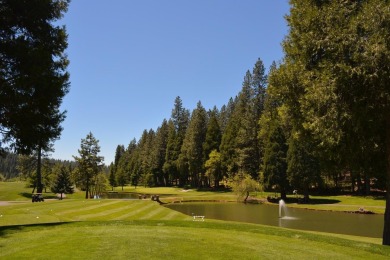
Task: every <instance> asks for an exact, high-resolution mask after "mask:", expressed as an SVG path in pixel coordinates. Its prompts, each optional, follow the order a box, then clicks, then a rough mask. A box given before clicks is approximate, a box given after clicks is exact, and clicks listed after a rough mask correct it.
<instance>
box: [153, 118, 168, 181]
mask: <svg viewBox="0 0 390 260" xmlns="http://www.w3.org/2000/svg"><path fill="white" fill-rule="evenodd" d="M168 128H169V127H168V122H167V120H166V119H164V120H163V122H162V124H161V126H160V127H159V128H158V129H157V131H156V138H155V143H154V145H153V150H152V157H153V159H152V170H153V172H154V173H155V175H156V176H155V177H156V184H157V185H164V186H166V185H167V184H168V183H167V179H166V178H165V176H164V171H163V166H164V163H165V152H166V150H167V144H168V132H169V129H168Z"/></svg>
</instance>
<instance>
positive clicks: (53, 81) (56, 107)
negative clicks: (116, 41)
mask: <svg viewBox="0 0 390 260" xmlns="http://www.w3.org/2000/svg"><path fill="white" fill-rule="evenodd" d="M68 4H69V1H66V0H58V1H54V0H52V1H40V0H31V1H20V0H16V1H15V0H12V1H11V0H4V1H1V6H0V17H2V18H4V19H2V22H1V23H0V39H1V40H0V42H1V44H0V57H1V59H0V83H1V92H0V132H1V133H2V135H3V139H4V141H5V143H6V142H10V143H11V146H12V147H13V148H15V150H16V151H17V152H18V153H22V154H32V153H33V152H35V153H36V154H37V169H36V171H37V173H36V185H37V191H38V192H39V193H40V192H42V188H43V185H42V173H41V159H42V153H44V152H47V151H51V149H52V142H53V141H54V140H56V139H58V138H59V136H60V134H61V131H62V127H61V125H60V124H61V123H62V121H63V120H64V119H65V112H61V111H60V106H61V103H62V99H63V97H64V96H65V95H66V94H67V93H68V90H69V74H68V73H67V72H66V68H67V65H68V63H69V62H68V60H67V57H66V54H65V49H66V47H67V35H66V31H65V27H60V26H55V25H54V23H56V22H57V20H58V19H60V18H61V17H62V16H63V14H64V13H65V12H66V11H67V7H68ZM0 148H1V147H0Z"/></svg>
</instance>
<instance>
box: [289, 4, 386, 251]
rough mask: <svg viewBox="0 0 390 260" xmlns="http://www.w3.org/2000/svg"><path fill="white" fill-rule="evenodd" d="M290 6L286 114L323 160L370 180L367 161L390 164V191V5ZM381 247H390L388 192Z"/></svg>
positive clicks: (369, 168)
mask: <svg viewBox="0 0 390 260" xmlns="http://www.w3.org/2000/svg"><path fill="white" fill-rule="evenodd" d="M290 3H291V10H290V11H291V12H290V15H288V16H287V22H288V25H289V26H290V30H289V35H288V36H287V37H286V39H285V41H284V43H283V48H284V51H285V58H284V62H283V65H282V67H284V68H283V70H284V71H285V72H288V73H289V74H290V76H289V78H290V79H293V81H291V80H288V81H287V82H286V83H287V84H285V88H284V89H283V93H282V94H283V95H282V96H283V98H284V99H285V101H286V103H285V104H286V110H287V112H288V114H290V115H298V118H299V117H300V122H299V124H300V125H301V126H302V127H303V128H305V130H308V131H309V132H310V135H312V136H313V137H314V139H315V142H316V143H317V147H318V148H320V149H318V150H317V152H318V153H319V154H320V156H322V157H324V156H323V155H324V154H331V155H334V157H335V158H337V159H341V160H339V161H341V162H343V164H344V166H345V167H348V168H353V169H357V170H358V171H359V172H361V173H363V176H365V175H366V176H367V177H366V178H367V179H369V177H370V174H371V172H372V169H371V167H370V165H371V164H372V163H371V164H370V163H366V160H367V158H370V159H371V160H372V161H373V162H374V164H375V163H376V162H380V161H385V162H386V164H387V188H386V190H387V191H389V190H390V156H389V154H390V141H389V140H390V116H389V115H390V112H389V111H390V98H389V97H390V94H389V91H390V89H389V81H390V77H389V72H390V65H389V64H390V60H389V59H390V51H389V50H390V48H389V46H390V11H389V6H390V2H389V1H382V0H363V1H341V2H336V1H308V0H292V1H290ZM284 75H287V74H286V73H284ZM292 99H295V103H296V104H295V106H294V105H293V104H294V102H293V101H292ZM294 117H295V116H294ZM296 125H298V124H296ZM374 154H376V155H377V157H376V158H373V157H372V155H374ZM383 244H385V245H390V193H389V192H387V197H386V212H385V225H384V232H383Z"/></svg>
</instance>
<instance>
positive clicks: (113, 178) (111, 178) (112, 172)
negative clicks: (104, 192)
mask: <svg viewBox="0 0 390 260" xmlns="http://www.w3.org/2000/svg"><path fill="white" fill-rule="evenodd" d="M108 181H109V183H110V186H111V188H112V190H113V191H114V187H116V185H117V183H116V176H115V166H114V164H113V163H111V164H110V175H109V176H108Z"/></svg>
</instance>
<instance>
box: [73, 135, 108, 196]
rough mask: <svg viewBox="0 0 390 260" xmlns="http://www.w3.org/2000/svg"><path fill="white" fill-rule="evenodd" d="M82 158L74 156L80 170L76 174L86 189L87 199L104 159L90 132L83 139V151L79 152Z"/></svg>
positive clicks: (96, 141)
mask: <svg viewBox="0 0 390 260" xmlns="http://www.w3.org/2000/svg"><path fill="white" fill-rule="evenodd" d="M78 152H79V154H80V157H77V156H73V158H74V159H75V160H76V162H77V168H78V170H77V171H76V172H75V173H76V174H77V175H76V179H77V182H78V183H79V184H80V185H81V186H82V187H83V188H84V189H85V198H86V199H88V193H91V195H92V192H91V190H90V188H91V187H92V185H93V184H94V180H95V178H96V176H97V174H98V173H99V172H100V168H101V166H102V162H103V160H104V158H103V157H102V156H99V155H98V154H99V152H100V146H99V140H97V139H96V138H95V137H94V136H93V134H92V133H91V132H90V133H89V134H88V135H87V137H86V138H85V139H81V149H79V150H78Z"/></svg>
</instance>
